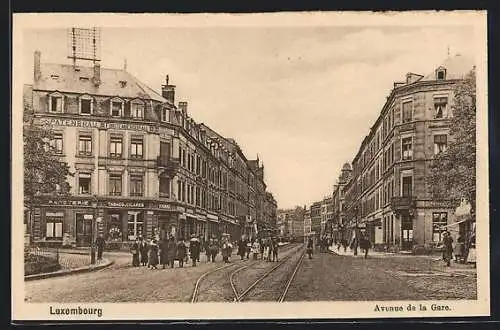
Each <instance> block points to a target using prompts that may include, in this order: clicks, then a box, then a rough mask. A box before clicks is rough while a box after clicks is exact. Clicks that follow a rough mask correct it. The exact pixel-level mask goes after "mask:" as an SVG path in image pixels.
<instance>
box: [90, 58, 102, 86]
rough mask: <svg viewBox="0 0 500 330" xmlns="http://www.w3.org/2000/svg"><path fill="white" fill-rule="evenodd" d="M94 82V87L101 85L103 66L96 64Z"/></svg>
mask: <svg viewBox="0 0 500 330" xmlns="http://www.w3.org/2000/svg"><path fill="white" fill-rule="evenodd" d="M92 79H93V81H94V85H95V86H96V87H97V86H99V85H100V84H101V64H100V63H95V64H94V77H93V78H92Z"/></svg>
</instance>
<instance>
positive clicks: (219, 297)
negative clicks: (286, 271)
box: [190, 245, 302, 303]
mask: <svg viewBox="0 0 500 330" xmlns="http://www.w3.org/2000/svg"><path fill="white" fill-rule="evenodd" d="M301 247H302V245H299V247H298V248H297V246H296V245H293V246H288V247H286V250H284V251H281V253H289V254H287V255H286V256H285V257H283V259H282V260H281V261H280V262H279V264H278V265H275V266H273V267H272V269H276V268H278V266H280V265H282V264H283V263H284V262H285V261H286V260H288V259H289V257H290V256H291V255H293V254H294V253H295V252H296V250H298V249H300V248H301ZM242 263H244V264H245V265H243V266H242V265H241V264H242ZM270 264H271V263H269V262H267V261H265V260H262V259H259V260H252V259H250V260H235V261H233V262H231V263H230V264H225V265H224V266H221V267H217V268H214V269H211V270H209V271H207V272H205V273H203V274H202V275H201V276H200V277H199V278H198V279H197V281H196V283H195V287H194V289H193V293H192V295H191V299H190V301H191V302H192V303H195V302H201V301H240V300H239V294H238V293H237V291H236V286H235V282H234V278H235V275H236V274H237V273H239V272H241V271H243V270H245V269H252V267H253V266H255V265H263V266H264V269H265V268H267V266H269V265H270ZM238 266H240V267H238ZM221 272H222V273H223V274H221ZM269 273H270V272H269ZM261 280H262V279H261ZM257 284H258V283H257ZM249 292H250V291H249Z"/></svg>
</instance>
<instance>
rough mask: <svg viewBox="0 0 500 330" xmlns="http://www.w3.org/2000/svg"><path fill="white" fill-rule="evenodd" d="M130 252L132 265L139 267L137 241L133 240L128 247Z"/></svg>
mask: <svg viewBox="0 0 500 330" xmlns="http://www.w3.org/2000/svg"><path fill="white" fill-rule="evenodd" d="M130 252H131V253H132V267H139V243H138V241H135V242H134V244H132V247H131V248H130Z"/></svg>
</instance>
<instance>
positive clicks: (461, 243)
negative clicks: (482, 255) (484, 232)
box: [440, 231, 476, 267]
mask: <svg viewBox="0 0 500 330" xmlns="http://www.w3.org/2000/svg"><path fill="white" fill-rule="evenodd" d="M440 245H441V246H442V248H443V260H444V262H445V263H446V266H447V267H450V266H451V261H452V260H453V256H455V262H456V263H466V262H470V263H475V262H476V234H475V232H473V231H471V232H469V233H468V235H464V234H462V233H460V234H459V235H458V237H457V243H456V244H455V247H453V238H452V237H451V234H450V232H449V231H444V232H443V238H442V241H441V243H440Z"/></svg>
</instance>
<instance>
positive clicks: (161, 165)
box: [156, 156, 180, 176]
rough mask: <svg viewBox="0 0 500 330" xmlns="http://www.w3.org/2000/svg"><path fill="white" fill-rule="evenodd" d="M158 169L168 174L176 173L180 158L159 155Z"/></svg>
mask: <svg viewBox="0 0 500 330" xmlns="http://www.w3.org/2000/svg"><path fill="white" fill-rule="evenodd" d="M156 164H157V166H158V169H159V170H161V171H162V172H165V173H166V174H168V175H171V176H172V175H175V173H176V172H177V170H178V169H179V166H180V161H179V158H170V157H165V156H158V158H157V160H156Z"/></svg>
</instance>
